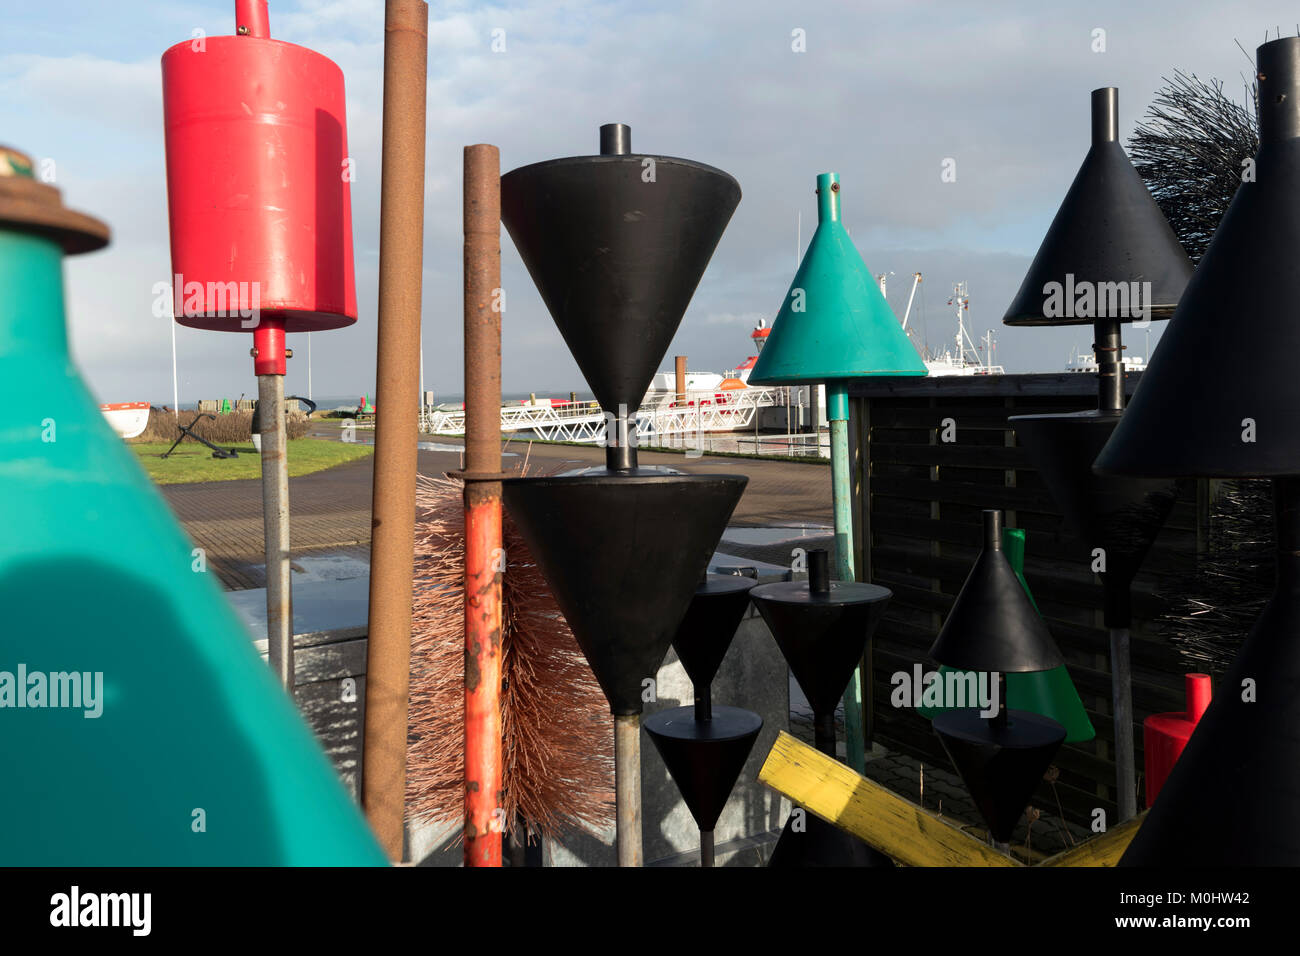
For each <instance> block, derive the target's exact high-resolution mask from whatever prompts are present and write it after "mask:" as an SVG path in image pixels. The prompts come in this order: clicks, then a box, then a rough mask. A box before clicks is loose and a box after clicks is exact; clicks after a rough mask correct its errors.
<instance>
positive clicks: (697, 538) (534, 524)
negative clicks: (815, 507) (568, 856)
mask: <svg viewBox="0 0 1300 956" xmlns="http://www.w3.org/2000/svg"><path fill="white" fill-rule="evenodd" d="M600 145H601V155H599V156H578V157H571V158H568V159H556V160H551V161H549V162H544V163H535V164H533V165H531V166H524V167H521V168H519V169H515V170H513V171H511V172H509V173H507V174H506V175H504V176H502V177H501V218H502V221H503V222H504V223H505V226H506V229H507V230H508V231H509V233H510V236H511V238H512V239H513V240H514V242H515V246H516V248H518V250H519V254H520V256H521V257H522V258H523V260H524V264H525V265H526V266H527V267H528V272H529V274H530V275H531V276H532V277H533V281H534V282H535V283H536V284H537V288H538V290H539V291H540V292H541V295H542V299H543V300H544V301H545V302H546V305H547V308H548V309H549V310H550V312H551V317H552V318H553V319H554V320H555V323H556V325H557V326H558V327H559V330H560V333H561V335H563V336H564V340H565V342H566V344H567V345H568V346H569V350H570V351H571V352H572V353H573V356H574V358H575V359H576V360H577V362H578V366H579V367H580V368H581V369H582V372H583V375H584V376H585V377H586V379H587V383H588V385H590V386H591V389H592V391H594V392H595V394H596V398H597V400H598V401H599V402H600V404H601V406H602V408H603V409H604V410H605V412H606V416H607V417H606V421H607V425H606V429H605V442H604V444H605V463H606V468H605V469H603V470H595V471H594V473H593V472H587V473H581V474H577V475H565V476H557V477H550V478H520V479H514V480H510V481H507V482H505V483H504V484H503V489H502V491H503V496H504V498H505V502H506V504H507V506H508V507H509V508H510V512H511V515H512V517H513V518H514V519H515V522H516V524H517V525H518V527H519V530H520V533H521V534H522V535H523V538H524V540H525V541H526V542H527V543H528V546H529V548H530V549H531V550H532V553H533V555H534V556H535V558H536V559H537V562H538V564H539V565H540V566H541V569H542V572H543V573H544V574H545V576H546V580H547V582H548V583H549V584H550V586H551V590H552V591H553V592H554V594H555V598H556V603H558V604H559V606H560V610H561V611H563V612H564V616H565V618H566V620H567V621H568V623H569V626H570V628H571V629H572V630H573V634H574V637H575V638H576V639H577V641H578V644H579V646H580V647H581V648H582V651H583V653H584V654H586V656H587V661H588V662H589V663H590V665H591V669H592V671H593V672H594V673H595V675H596V680H597V681H598V682H599V683H600V686H601V689H602V690H603V691H604V692H605V696H606V697H607V698H608V699H609V702H610V708H611V710H612V711H613V713H614V789H615V800H616V804H617V840H618V861H619V865H620V866H640V865H641V862H642V861H641V750H640V748H641V736H640V735H641V727H640V714H641V709H642V706H641V705H642V694H643V693H644V690H645V682H646V681H647V680H649V681H653V680H654V678H655V675H656V673H657V672H658V669H659V665H660V664H661V663H662V661H663V658H664V654H665V653H666V652H667V650H668V644H669V642H670V641H671V640H672V638H673V635H674V634H675V632H676V629H677V625H678V624H679V623H680V622H681V619H682V617H683V616H684V614H685V613H686V609H687V605H688V604H689V602H690V599H691V593H692V591H693V590H694V588H695V585H696V584H697V583H698V581H699V580H700V577H701V576H702V575H703V574H704V571H705V568H706V566H707V564H708V561H709V558H710V556H711V555H712V553H713V548H714V547H715V546H716V544H717V542H718V539H719V538H720V537H721V536H722V532H723V530H724V529H725V527H726V523H727V519H728V518H730V516H731V512H732V510H733V509H734V508H735V506H736V503H737V501H739V500H740V495H741V492H742V491H743V490H744V487H745V481H746V479H745V478H743V477H740V476H734V475H681V474H676V473H672V472H666V471H664V470H660V469H640V468H638V467H637V461H636V413H637V408H638V406H639V405H640V402H641V399H642V398H643V397H644V395H645V391H646V388H647V387H648V386H649V384H650V380H651V378H652V376H653V374H654V370H655V368H656V367H657V366H658V364H659V362H660V361H661V360H662V359H663V356H664V353H665V352H666V351H667V349H668V345H669V342H670V341H671V340H672V337H673V334H674V333H675V332H676V331H677V326H678V324H679V323H680V322H681V319H682V315H683V313H684V312H685V311H686V306H687V305H688V304H689V303H690V300H691V296H692V294H694V292H695V287H696V286H697V285H698V284H699V281H700V276H701V275H703V273H704V269H705V267H706V266H707V265H708V263H709V259H710V258H711V257H712V255H713V250H714V248H715V247H716V246H717V244H718V240H719V239H720V238H721V236H722V232H723V230H724V229H726V227H727V223H728V221H729V220H730V219H731V214H732V212H733V211H734V210H735V208H736V204H737V203H738V202H739V201H740V186H739V185H738V184H737V183H736V181H735V179H733V178H732V177H731V176H729V175H727V174H726V173H724V172H722V171H721V170H719V169H714V168H713V167H712V166H705V165H704V164H702V163H695V162H691V161H690V160H684V159H672V158H669V157H664V156H639V155H633V154H632V152H631V133H630V131H629V129H628V128H627V127H626V126H622V125H621V124H608V125H606V126H603V127H602V128H601V132H600Z"/></svg>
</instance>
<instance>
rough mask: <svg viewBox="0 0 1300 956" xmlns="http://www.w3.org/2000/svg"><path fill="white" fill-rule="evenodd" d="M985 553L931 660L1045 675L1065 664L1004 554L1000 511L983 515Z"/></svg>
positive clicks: (965, 585)
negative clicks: (1035, 672) (1044, 672)
mask: <svg viewBox="0 0 1300 956" xmlns="http://www.w3.org/2000/svg"><path fill="white" fill-rule="evenodd" d="M983 520H984V549H983V550H982V551H981V552H980V555H979V557H978V558H976V559H975V566H974V567H972V568H971V570H970V573H969V574H967V575H966V581H965V582H964V583H963V584H962V586H961V590H960V591H959V592H958V593H957V599H956V600H955V601H954V602H953V605H952V609H951V610H950V611H949V612H948V616H947V618H945V619H944V622H943V628H942V629H941V630H940V631H939V636H938V638H937V639H936V640H935V642H934V644H933V645H932V646H931V647H930V656H931V657H932V658H934V659H935V660H936V661H938V662H939V663H940V664H946V665H947V666H949V667H953V668H956V669H957V670H962V671H998V672H1001V671H1015V672H1026V671H1049V670H1051V669H1052V668H1054V667H1060V666H1061V665H1062V664H1064V663H1065V661H1064V660H1063V659H1062V658H1061V652H1060V651H1059V650H1057V647H1056V642H1055V641H1053V640H1052V635H1051V634H1050V633H1049V632H1048V630H1047V625H1046V624H1044V623H1043V619H1042V617H1040V616H1039V614H1038V611H1036V610H1035V609H1034V605H1033V604H1032V603H1031V602H1030V600H1029V597H1028V595H1026V594H1025V588H1024V585H1022V584H1021V583H1020V579H1019V578H1017V577H1016V572H1015V571H1013V570H1012V568H1011V563H1010V562H1009V561H1008V560H1007V558H1006V555H1005V554H1003V553H1002V512H1000V511H992V510H989V511H985V512H984V515H983Z"/></svg>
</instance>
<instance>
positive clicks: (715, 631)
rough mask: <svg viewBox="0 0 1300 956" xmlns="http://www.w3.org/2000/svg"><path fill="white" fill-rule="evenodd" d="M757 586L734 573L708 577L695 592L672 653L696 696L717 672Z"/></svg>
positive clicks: (679, 628)
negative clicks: (674, 653) (684, 671)
mask: <svg viewBox="0 0 1300 956" xmlns="http://www.w3.org/2000/svg"><path fill="white" fill-rule="evenodd" d="M757 583H758V582H757V581H755V580H754V579H753V578H742V577H740V576H738V575H734V574H710V575H706V576H705V578H704V580H703V581H702V582H700V585H699V587H697V588H696V589H695V596H694V597H693V598H691V604H690V607H688V608H687V609H686V616H685V617H683V618H682V623H681V624H680V625H679V626H678V628H677V635H676V636H675V637H674V638H673V650H674V651H676V652H677V658H678V659H679V660H680V661H681V662H682V667H683V668H685V670H686V673H687V675H688V676H689V677H690V679H691V683H692V684H694V685H695V692H696V693H697V694H698V693H700V692H701V691H704V690H707V689H708V686H709V684H711V683H712V682H713V678H714V675H716V674H717V673H718V668H719V667H720V666H721V665H722V659H723V658H724V657H726V656H727V648H729V647H730V646H731V639H732V638H733V637H735V636H736V628H737V627H738V626H739V625H740V619H741V618H742V617H744V616H745V609H746V608H748V607H749V592H750V590H751V589H752V588H753V587H754V585H755V584H757Z"/></svg>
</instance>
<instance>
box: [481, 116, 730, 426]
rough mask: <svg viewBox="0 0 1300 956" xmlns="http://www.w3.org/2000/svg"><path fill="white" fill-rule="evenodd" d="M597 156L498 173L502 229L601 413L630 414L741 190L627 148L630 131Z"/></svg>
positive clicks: (621, 130)
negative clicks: (624, 411)
mask: <svg viewBox="0 0 1300 956" xmlns="http://www.w3.org/2000/svg"><path fill="white" fill-rule="evenodd" d="M611 127H612V128H609V127H607V128H606V129H607V131H605V132H603V133H602V147H603V148H605V149H609V150H610V151H611V152H609V153H608V154H603V155H599V156H572V157H568V158H566V159H553V160H549V161H548V162H543V163H534V164H533V165H531V166H522V167H520V168H518V169H514V170H511V171H510V172H508V173H506V174H505V175H504V176H502V177H501V221H502V222H504V223H505V226H506V229H507V230H508V231H509V232H510V238H511V239H512V240H514V243H515V247H516V248H517V249H518V250H519V255H520V256H521V257H522V258H523V260H524V265H526V266H527V267H528V273H529V275H531V276H532V277H533V282H534V283H536V285H537V288H538V290H539V291H540V292H541V294H542V299H543V300H544V301H545V302H546V306H547V308H548V309H549V310H550V312H551V317H552V318H554V319H555V324H556V325H557V326H558V327H559V329H560V334H561V335H563V336H564V341H565V343H566V344H567V345H568V346H569V351H570V352H572V353H573V357H574V358H575V359H576V360H577V362H578V367H579V368H581V369H582V374H583V377H584V378H585V379H586V380H587V384H588V385H589V386H591V390H592V392H593V393H594V394H595V396H596V401H598V402H599V403H600V405H601V407H602V408H604V409H605V410H606V411H608V412H610V413H612V414H617V413H618V408H619V406H620V405H623V406H625V407H627V408H628V409H629V410H630V411H631V412H633V413H635V411H636V408H637V406H638V405H639V404H640V402H641V399H642V397H643V396H644V395H645V391H646V388H647V387H648V386H649V385H650V380H651V379H652V378H653V377H654V373H655V369H656V368H657V367H658V365H659V362H660V361H661V360H662V359H663V357H664V354H665V353H666V352H667V351H668V346H669V344H670V343H671V342H672V338H673V335H674V334H676V332H677V326H678V324H679V323H680V322H681V320H682V315H683V314H684V313H685V312H686V306H687V304H688V303H689V302H690V301H691V296H692V295H693V294H694V293H695V287H696V286H697V285H699V282H700V277H701V276H702V275H703V274H704V270H705V268H706V267H707V266H708V264H709V259H710V258H712V256H713V250H714V249H715V248H717V245H718V241H719V239H721V238H722V233H723V230H725V229H726V228H727V223H728V222H729V221H730V220H731V214H732V213H733V212H734V211H735V209H736V205H737V204H738V203H739V202H740V185H739V184H738V183H737V182H736V180H735V179H734V178H732V177H731V176H730V175H728V174H727V173H724V172H723V171H722V170H720V169H715V168H714V167H712V166H706V165H705V164H703V163H697V162H693V161H691V160H688V159H675V158H673V157H669V156H645V155H639V154H633V153H631V152H630V145H629V139H630V136H629V134H628V133H627V127H626V126H619V125H618V124H611Z"/></svg>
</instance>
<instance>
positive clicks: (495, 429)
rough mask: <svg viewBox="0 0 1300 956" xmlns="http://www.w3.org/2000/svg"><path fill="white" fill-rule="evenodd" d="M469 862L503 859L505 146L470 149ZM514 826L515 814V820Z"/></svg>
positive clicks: (467, 368) (477, 863)
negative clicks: (502, 397) (502, 411)
mask: <svg viewBox="0 0 1300 956" xmlns="http://www.w3.org/2000/svg"><path fill="white" fill-rule="evenodd" d="M464 202H465V471H464V473H463V477H464V479H465V857H464V859H465V865H466V866H500V865H501V830H502V827H503V825H504V823H505V819H504V811H502V809H501V803H502V800H501V796H502V795H501V571H502V570H503V568H502V562H501V558H502V556H503V555H504V552H503V551H502V548H501V307H500V304H499V303H500V294H501V293H500V289H501V153H500V151H499V150H498V149H497V148H496V147H495V146H487V145H478V146H466V147H465V198H464ZM511 823H512V825H513V823H514V821H511Z"/></svg>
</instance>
